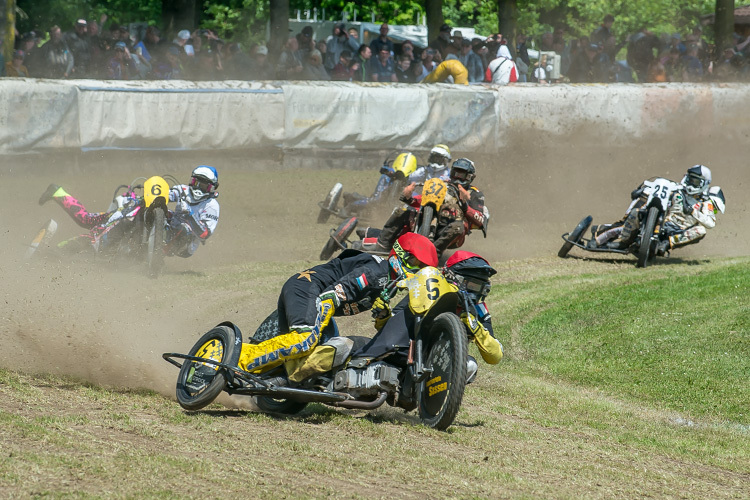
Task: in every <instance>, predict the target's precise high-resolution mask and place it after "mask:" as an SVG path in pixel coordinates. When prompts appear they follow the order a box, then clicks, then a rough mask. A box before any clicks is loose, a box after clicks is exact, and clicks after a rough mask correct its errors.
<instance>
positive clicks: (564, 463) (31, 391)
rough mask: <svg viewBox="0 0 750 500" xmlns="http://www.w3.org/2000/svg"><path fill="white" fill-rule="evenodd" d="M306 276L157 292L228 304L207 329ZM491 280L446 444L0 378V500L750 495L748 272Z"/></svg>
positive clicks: (434, 436)
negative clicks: (492, 343)
mask: <svg viewBox="0 0 750 500" xmlns="http://www.w3.org/2000/svg"><path fill="white" fill-rule="evenodd" d="M696 264H699V265H696ZM305 265H306V264H305V263H285V264H284V265H283V266H275V265H271V264H262V263H256V264H248V265H246V266H233V267H227V268H224V269H222V270H221V271H219V272H215V273H213V275H212V276H211V279H210V280H207V279H201V277H200V276H195V275H192V274H189V273H188V274H179V275H174V276H170V277H169V279H170V280H171V281H172V283H171V285H172V286H176V287H178V288H181V289H184V290H192V293H194V294H195V297H199V296H201V297H205V296H207V295H209V294H210V293H211V292H216V291H222V296H221V301H220V302H219V301H218V299H217V302H216V304H214V306H215V307H216V309H215V310H216V315H217V319H218V318H220V317H222V315H223V316H227V314H229V313H230V312H233V311H236V310H238V309H239V308H241V307H242V304H243V302H245V301H247V294H248V293H250V292H248V290H253V291H254V293H256V294H259V295H269V294H271V295H272V294H273V290H274V288H275V283H276V282H277V281H278V280H280V279H283V276H286V275H288V274H289V273H290V272H292V271H293V270H294V269H297V267H300V266H302V267H304V266H305ZM497 267H498V270H499V273H498V275H497V277H496V278H497V279H495V282H494V283H495V285H494V288H493V292H492V295H491V300H490V309H491V310H492V312H493V318H494V326H495V331H496V332H497V333H498V336H499V337H500V338H501V341H502V342H503V343H504V345H505V349H506V356H505V358H504V359H503V361H502V362H501V363H500V364H499V365H497V366H492V367H490V366H486V365H482V366H481V367H480V374H479V377H478V380H477V381H476V382H475V383H473V384H472V385H470V386H468V388H467V391H466V395H465V398H464V405H463V408H462V410H461V412H460V413H459V415H458V418H457V420H456V422H455V424H454V425H453V426H452V427H451V428H450V429H449V430H448V431H447V432H436V431H433V430H431V429H428V428H425V427H423V426H421V425H419V424H418V419H417V418H416V416H415V415H414V414H413V413H412V414H404V413H403V412H402V411H400V410H394V409H391V408H381V409H378V410H376V411H373V412H369V413H368V412H363V411H350V410H337V409H332V408H328V407H326V406H322V405H318V404H312V405H309V406H308V407H307V409H306V410H305V411H304V412H303V413H302V414H300V415H299V416H294V417H281V416H269V415H263V414H260V413H256V412H253V411H251V410H247V409H239V408H237V406H242V402H241V401H238V400H236V399H235V400H229V399H224V400H222V401H223V402H224V403H226V405H221V404H214V405H212V406H210V407H209V408H207V409H206V410H205V411H202V412H196V413H188V412H185V411H183V410H182V409H181V408H180V407H179V406H178V405H177V404H176V402H174V400H173V398H171V397H165V396H163V395H161V394H160V392H161V391H162V388H161V387H145V388H144V389H142V390H140V389H123V388H118V386H117V385H116V384H114V385H108V386H98V385H93V384H91V383H89V382H84V381H81V380H76V379H71V378H68V377H65V376H52V375H32V374H29V373H25V372H23V371H9V370H0V450H2V451H0V453H2V460H0V491H1V492H2V493H0V497H4V498H28V497H51V498H99V497H104V498H202V497H206V496H210V497H219V498H326V497H333V498H571V499H573V498H686V499H692V498H711V499H713V498H736V499H739V498H750V415H748V411H749V410H750V384H748V380H750V328H749V327H748V325H749V324H750V308H749V306H748V305H749V304H750V289H749V288H748V286H747V283H748V282H750V259H748V258H736V259H724V260H712V261H701V262H696V261H685V262H682V261H678V260H673V261H671V262H669V263H666V262H665V263H664V264H663V265H656V266H653V267H649V268H647V269H636V268H635V267H634V266H633V265H632V263H631V262H619V263H617V262H615V263H612V262H596V261H585V260H578V259H567V260H560V259H536V260H529V261H508V262H504V263H500V264H498V265H497ZM190 298H191V297H188V298H187V299H190ZM192 298H194V297H192ZM181 299H185V300H187V299H186V298H185V297H181ZM159 300H160V301H161V302H160V303H159V304H158V307H162V308H165V307H166V308H168V307H170V302H169V301H170V300H172V299H170V298H169V297H162V298H161V299H159ZM217 322H218V321H217ZM367 323H368V320H367V318H362V319H358V318H354V319H348V320H347V321H345V322H343V323H342V324H343V328H348V329H349V330H350V331H354V330H357V331H358V332H359V333H361V332H362V331H366V329H367V328H369V327H368V326H367ZM196 333H197V332H196ZM175 349H179V346H175ZM472 350H473V351H474V352H473V354H474V355H475V356H476V355H477V353H476V351H475V349H474V348H473V347H472ZM158 354H159V353H156V355H155V356H154V358H155V359H153V360H151V361H150V362H152V363H154V364H157V363H163V362H162V361H161V360H160V359H156V358H158ZM170 373H171V374H172V375H173V376H174V377H176V375H177V372H176V370H175V371H174V372H173V373H172V372H170ZM155 385H157V384H155ZM164 392H166V391H164Z"/></svg>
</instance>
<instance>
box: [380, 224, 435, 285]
mask: <svg viewBox="0 0 750 500" xmlns="http://www.w3.org/2000/svg"><path fill="white" fill-rule="evenodd" d="M388 264H389V265H390V267H391V278H392V279H404V278H408V277H410V276H412V275H414V273H416V272H417V271H419V270H420V269H422V268H423V267H426V266H430V267H437V265H438V257H437V250H436V249H435V245H434V244H433V243H432V242H431V241H430V240H429V239H428V238H426V237H425V236H422V235H421V234H416V233H406V234H404V235H402V236H401V237H400V238H399V239H398V240H396V243H394V244H393V250H391V254H390V255H389V256H388Z"/></svg>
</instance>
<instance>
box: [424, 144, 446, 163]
mask: <svg viewBox="0 0 750 500" xmlns="http://www.w3.org/2000/svg"><path fill="white" fill-rule="evenodd" d="M450 161H451V150H450V148H449V147H448V146H446V145H445V144H437V145H436V146H435V147H434V148H432V149H431V150H430V157H429V158H428V159H427V162H428V163H440V164H443V165H448V163H450Z"/></svg>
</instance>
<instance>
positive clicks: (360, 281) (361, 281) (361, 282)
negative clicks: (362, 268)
mask: <svg viewBox="0 0 750 500" xmlns="http://www.w3.org/2000/svg"><path fill="white" fill-rule="evenodd" d="M356 282H357V287H358V288H359V289H360V290H363V289H364V288H365V287H366V286H367V276H365V274H364V273H362V276H360V277H358V278H357V279H356Z"/></svg>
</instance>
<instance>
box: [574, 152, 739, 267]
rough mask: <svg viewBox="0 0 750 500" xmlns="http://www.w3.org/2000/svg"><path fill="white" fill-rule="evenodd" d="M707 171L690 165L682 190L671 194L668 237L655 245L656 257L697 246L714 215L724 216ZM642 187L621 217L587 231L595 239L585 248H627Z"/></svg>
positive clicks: (642, 197)
mask: <svg viewBox="0 0 750 500" xmlns="http://www.w3.org/2000/svg"><path fill="white" fill-rule="evenodd" d="M711 180H712V179H711V170H710V169H709V168H708V167H706V166H704V165H694V166H692V167H690V168H689V169H688V170H687V173H686V174H685V176H684V177H683V178H682V181H681V182H680V184H681V186H682V189H678V190H676V191H674V192H673V193H672V198H671V200H670V202H669V208H668V209H667V214H666V216H665V218H664V227H665V230H666V234H667V235H668V236H669V238H668V239H667V240H664V241H663V242H661V243H660V244H659V247H658V248H657V249H656V254H657V255H664V254H665V253H666V252H668V251H669V250H671V249H673V248H677V247H681V246H685V245H689V244H693V243H698V242H699V241H700V240H701V239H703V238H704V237H705V236H706V229H710V228H713V227H714V226H716V212H717V211H718V212H721V213H724V207H725V205H724V204H725V199H724V193H723V192H722V190H721V188H720V187H718V186H714V187H711V188H709V186H710V184H711ZM648 189H649V188H648V185H647V184H646V183H643V184H641V185H640V186H639V187H638V189H636V190H635V191H633V193H632V194H631V198H632V199H633V201H632V203H631V204H630V207H628V210H627V211H626V213H625V216H624V217H623V218H622V219H621V220H619V221H617V222H615V223H613V224H608V225H603V226H595V227H592V228H591V231H592V233H593V235H594V236H595V238H592V239H591V242H589V246H591V247H594V248H595V247H600V248H601V247H604V248H612V249H625V248H628V247H629V246H630V245H631V244H632V243H633V241H634V239H635V237H636V236H637V234H638V227H639V221H638V217H637V213H638V211H637V210H636V209H637V208H639V207H641V206H642V205H643V204H644V203H645V201H646V199H647V198H648V195H649V191H648Z"/></svg>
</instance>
